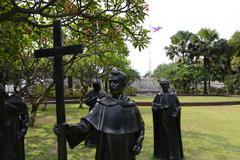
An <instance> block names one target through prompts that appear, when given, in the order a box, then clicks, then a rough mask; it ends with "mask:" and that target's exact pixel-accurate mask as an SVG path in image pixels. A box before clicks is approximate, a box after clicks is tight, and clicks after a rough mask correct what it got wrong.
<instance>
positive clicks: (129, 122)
mask: <svg viewBox="0 0 240 160" xmlns="http://www.w3.org/2000/svg"><path fill="white" fill-rule="evenodd" d="M94 131H96V133H97V134H96V135H97V147H96V156H95V159H96V160H135V154H134V153H133V146H134V145H135V144H136V143H138V142H142V140H143V135H144V122H143V120H142V117H141V115H140V112H139V110H138V108H137V106H136V104H135V103H134V102H132V101H130V100H129V99H128V98H127V97H122V99H121V100H116V99H113V98H112V97H110V96H106V97H104V98H102V99H100V100H99V101H98V102H97V104H96V105H95V107H94V108H93V109H92V110H91V112H90V113H89V114H88V115H87V116H86V117H84V118H82V119H81V122H80V124H77V125H72V126H70V129H69V132H67V140H68V143H69V145H70V147H71V148H74V147H75V146H76V145H78V144H79V143H80V142H81V141H82V140H84V139H85V138H86V137H87V136H89V135H91V134H92V133H93V132H94Z"/></svg>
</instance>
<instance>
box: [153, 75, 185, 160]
mask: <svg viewBox="0 0 240 160" xmlns="http://www.w3.org/2000/svg"><path fill="white" fill-rule="evenodd" d="M160 86H161V91H160V92H159V93H158V94H157V95H156V96H155V98H154V100H153V107H152V114H153V130H154V156H155V158H156V159H157V160H182V159H183V147H182V139H181V128H180V119H181V108H180V103H179V100H178V98H177V96H176V94H175V93H174V92H173V91H171V90H170V87H169V82H168V80H166V79H163V80H160Z"/></svg>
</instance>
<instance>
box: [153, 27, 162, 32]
mask: <svg viewBox="0 0 240 160" xmlns="http://www.w3.org/2000/svg"><path fill="white" fill-rule="evenodd" d="M152 29H153V32H157V31H159V30H160V29H162V27H160V26H157V27H152Z"/></svg>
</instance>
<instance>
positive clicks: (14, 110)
mask: <svg viewBox="0 0 240 160" xmlns="http://www.w3.org/2000/svg"><path fill="white" fill-rule="evenodd" d="M0 90H1V91H0V159H1V160H24V159H25V156H24V136H25V134H26V132H27V128H28V123H29V115H28V110H27V106H26V104H25V103H24V102H23V100H22V98H21V97H20V96H18V95H15V94H13V95H11V96H8V95H7V94H6V92H5V88H4V87H3V86H1V89H0Z"/></svg>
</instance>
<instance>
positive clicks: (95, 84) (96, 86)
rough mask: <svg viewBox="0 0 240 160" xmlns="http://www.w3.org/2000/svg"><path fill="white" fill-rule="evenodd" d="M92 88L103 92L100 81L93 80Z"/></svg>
mask: <svg viewBox="0 0 240 160" xmlns="http://www.w3.org/2000/svg"><path fill="white" fill-rule="evenodd" d="M92 87H93V90H94V91H96V92H98V91H100V90H101V80H100V79H93V80H92Z"/></svg>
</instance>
